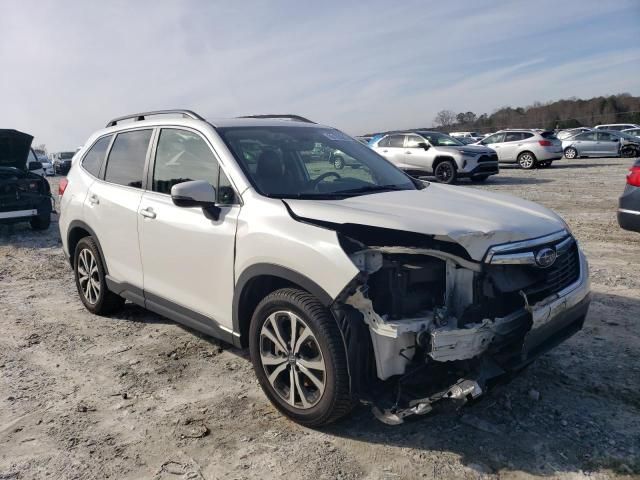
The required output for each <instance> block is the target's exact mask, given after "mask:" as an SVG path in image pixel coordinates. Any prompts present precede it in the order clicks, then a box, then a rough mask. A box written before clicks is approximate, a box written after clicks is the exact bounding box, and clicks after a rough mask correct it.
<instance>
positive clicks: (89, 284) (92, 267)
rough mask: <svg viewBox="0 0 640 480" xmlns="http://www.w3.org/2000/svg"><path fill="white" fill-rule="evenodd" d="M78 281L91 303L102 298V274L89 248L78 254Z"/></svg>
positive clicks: (85, 296)
mask: <svg viewBox="0 0 640 480" xmlns="http://www.w3.org/2000/svg"><path fill="white" fill-rule="evenodd" d="M78 282H79V283H80V289H81V290H82V294H83V295H84V298H85V299H86V300H87V302H89V303H90V304H91V305H95V304H96V303H97V302H98V298H100V288H101V286H100V274H99V273H98V262H96V258H95V257H94V256H93V253H92V252H91V250H89V249H88V248H85V249H83V250H82V251H80V255H78Z"/></svg>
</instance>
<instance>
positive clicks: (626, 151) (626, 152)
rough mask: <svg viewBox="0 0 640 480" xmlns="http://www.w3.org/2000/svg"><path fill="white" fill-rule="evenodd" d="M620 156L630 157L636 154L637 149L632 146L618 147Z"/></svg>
mask: <svg viewBox="0 0 640 480" xmlns="http://www.w3.org/2000/svg"><path fill="white" fill-rule="evenodd" d="M620 156H621V157H623V158H632V157H637V156H638V149H636V148H635V147H632V146H629V145H627V146H625V147H622V148H621V149H620Z"/></svg>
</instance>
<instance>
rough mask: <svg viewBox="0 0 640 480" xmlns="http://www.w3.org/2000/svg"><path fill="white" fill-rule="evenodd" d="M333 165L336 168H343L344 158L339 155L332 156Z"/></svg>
mask: <svg viewBox="0 0 640 480" xmlns="http://www.w3.org/2000/svg"><path fill="white" fill-rule="evenodd" d="M333 166H334V167H335V169H336V170H342V169H343V168H344V158H342V157H341V156H339V155H338V156H335V157H333Z"/></svg>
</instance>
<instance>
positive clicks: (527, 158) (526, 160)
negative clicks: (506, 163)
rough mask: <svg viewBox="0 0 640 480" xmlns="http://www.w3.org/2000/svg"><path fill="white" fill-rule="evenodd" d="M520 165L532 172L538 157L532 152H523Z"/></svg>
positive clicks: (520, 156)
mask: <svg viewBox="0 0 640 480" xmlns="http://www.w3.org/2000/svg"><path fill="white" fill-rule="evenodd" d="M518 164H519V165H520V167H522V168H524V169H525V170H531V169H532V168H534V167H535V166H536V157H535V155H534V154H533V153H531V152H522V153H521V154H520V155H518Z"/></svg>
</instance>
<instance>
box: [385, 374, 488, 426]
mask: <svg viewBox="0 0 640 480" xmlns="http://www.w3.org/2000/svg"><path fill="white" fill-rule="evenodd" d="M482 393H483V390H482V387H480V384H479V383H478V381H477V380H473V379H468V378H462V379H460V380H458V381H457V382H456V383H454V384H453V385H451V386H450V387H449V388H447V389H445V390H442V391H440V392H437V393H435V394H433V395H430V396H428V397H425V398H420V399H416V400H411V401H410V402H409V406H408V407H407V408H396V407H392V408H388V409H385V410H382V409H381V408H380V407H378V406H377V405H374V406H373V408H372V411H373V414H374V415H375V417H376V418H377V419H378V420H380V421H381V422H382V423H386V424H387V425H400V424H401V423H404V419H405V418H406V417H410V416H412V415H425V414H427V413H429V412H431V411H432V410H433V404H435V403H437V402H441V401H449V402H451V403H452V404H453V405H454V406H455V407H456V408H458V407H461V406H462V405H464V404H465V403H467V402H468V401H470V400H473V399H475V398H478V397H479V396H480V395H482Z"/></svg>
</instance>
